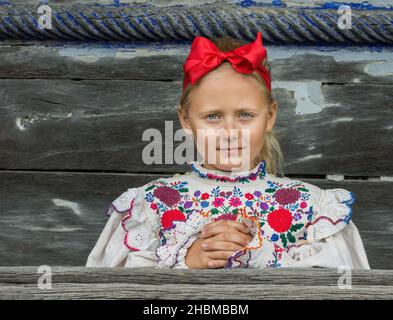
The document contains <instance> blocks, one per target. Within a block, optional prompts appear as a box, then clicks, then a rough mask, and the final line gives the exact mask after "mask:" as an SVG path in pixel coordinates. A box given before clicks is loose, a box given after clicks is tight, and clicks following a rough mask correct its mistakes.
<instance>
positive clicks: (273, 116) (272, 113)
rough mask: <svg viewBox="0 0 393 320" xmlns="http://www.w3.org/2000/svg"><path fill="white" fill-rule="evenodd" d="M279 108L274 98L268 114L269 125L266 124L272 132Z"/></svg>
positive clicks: (267, 128) (268, 130)
mask: <svg viewBox="0 0 393 320" xmlns="http://www.w3.org/2000/svg"><path fill="white" fill-rule="evenodd" d="M277 109H278V103H277V101H276V100H274V101H273V102H272V104H271V105H270V107H269V115H268V120H267V126H266V131H267V132H271V131H272V130H273V127H274V124H275V122H276V118H277Z"/></svg>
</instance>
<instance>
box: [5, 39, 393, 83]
mask: <svg viewBox="0 0 393 320" xmlns="http://www.w3.org/2000/svg"><path fill="white" fill-rule="evenodd" d="M190 46H191V43H189V44H187V45H184V44H172V43H165V42H164V43H152V44H149V45H146V44H129V43H127V44H75V45H69V44H65V43H61V42H57V43H56V42H55V43H52V44H51V45H45V44H42V43H34V42H33V43H31V42H30V43H29V42H27V43H20V42H17V41H7V42H3V43H2V44H1V43H0V78H4V79H34V78H37V79H39V78H50V79H115V80H157V81H168V80H173V81H181V80H182V76H183V74H182V73H183V69H182V64H183V63H184V62H185V59H186V57H187V55H188V53H189V50H190ZM266 48H267V50H268V58H269V61H270V63H271V69H272V79H273V85H274V84H275V82H277V81H306V80H313V81H320V82H323V83H375V84H392V83H393V72H392V71H393V69H392V65H393V49H392V48H390V47H380V48H377V47H367V48H364V47H354V46H350V47H345V48H342V47H324V46H321V47H302V46H285V47H284V46H269V45H267V46H266Z"/></svg>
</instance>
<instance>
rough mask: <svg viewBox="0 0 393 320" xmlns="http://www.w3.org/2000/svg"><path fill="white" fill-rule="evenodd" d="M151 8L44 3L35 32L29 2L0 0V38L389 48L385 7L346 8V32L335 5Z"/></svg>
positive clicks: (391, 23)
mask: <svg viewBox="0 0 393 320" xmlns="http://www.w3.org/2000/svg"><path fill="white" fill-rule="evenodd" d="M44 3H45V2H44ZM157 3H158V2H148V3H144V4H140V3H134V4H132V3H121V1H113V2H108V3H107V2H105V3H101V2H100V3H95V2H91V1H82V2H75V1H70V2H69V3H67V4H64V3H58V2H55V3H53V4H52V3H50V2H48V4H50V7H51V9H52V29H50V30H49V29H45V30H41V29H40V28H39V27H38V17H39V14H38V13H37V8H38V6H37V4H32V3H31V2H28V3H27V4H20V2H19V1H7V2H0V40H6V39H20V40H53V39H56V40H65V41H70V40H72V41H127V42H135V41H141V42H151V41H189V40H191V39H192V38H193V37H194V36H196V35H203V36H208V37H214V36H225V35H228V36H233V37H236V38H240V39H244V40H248V41H249V40H252V39H254V38H255V35H256V33H257V32H258V31H261V32H262V35H263V37H264V41H265V42H266V43H274V44H293V43H298V44H336V45H337V44H385V45H386V44H388V45H391V44H393V8H391V7H387V6H386V7H385V6H376V5H372V4H367V3H361V4H359V3H349V5H350V6H351V8H352V29H344V30H343V29H340V28H339V27H338V24H337V23H338V21H339V18H340V14H339V12H338V8H339V7H340V5H342V4H343V3H342V2H326V3H324V4H323V5H319V6H299V7H295V6H288V5H287V3H286V2H284V1H272V2H271V3H266V1H262V2H261V1H241V2H233V1H227V2H225V1H224V2H223V1H220V2H217V3H206V4H205V5H203V6H200V5H199V3H198V4H195V3H194V4H193V2H189V3H188V2H187V1H185V3H183V4H181V5H176V6H174V5H173V4H172V5H171V4H168V5H162V4H161V5H158V4H157ZM312 3H313V2H312Z"/></svg>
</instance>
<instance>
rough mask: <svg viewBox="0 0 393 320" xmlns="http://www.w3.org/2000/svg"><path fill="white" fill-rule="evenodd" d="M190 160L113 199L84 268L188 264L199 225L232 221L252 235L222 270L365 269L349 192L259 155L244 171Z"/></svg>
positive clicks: (173, 266)
mask: <svg viewBox="0 0 393 320" xmlns="http://www.w3.org/2000/svg"><path fill="white" fill-rule="evenodd" d="M190 165H191V170H190V171H189V172H187V173H185V174H176V175H174V176H172V177H169V178H159V179H156V180H154V181H151V182H149V183H147V184H145V185H143V186H141V187H136V188H130V189H128V190H126V191H125V192H124V193H123V194H121V195H120V196H119V197H118V198H116V199H115V200H114V201H113V202H112V203H111V204H110V205H109V206H108V209H107V215H108V216H109V219H108V222H107V223H106V225H105V227H104V229H103V231H102V233H101V235H100V236H99V238H98V240H97V243H96V244H95V246H94V248H93V249H92V251H91V253H90V254H89V256H88V259H87V262H86V267H155V268H188V266H187V265H186V264H185V256H186V254H187V250H188V248H189V247H190V246H191V245H192V243H193V242H194V241H195V240H196V239H198V237H199V235H200V231H201V228H202V227H203V226H204V225H205V224H208V223H210V222H213V221H216V220H219V219H232V220H236V221H239V222H243V223H245V224H247V225H249V226H250V228H251V233H252V236H253V239H252V240H251V242H250V243H249V244H248V245H247V246H245V247H244V248H242V249H241V250H239V251H236V252H235V253H234V254H233V255H232V256H231V257H230V258H229V259H228V262H227V264H226V265H225V268H237V267H241V268H269V267H271V268H280V267H323V268H339V267H350V268H360V269H370V266H369V263H368V259H367V255H366V252H365V249H364V246H363V243H362V240H361V237H360V234H359V231H358V229H357V227H356V226H355V224H354V223H353V221H352V220H351V219H352V205H353V203H354V202H355V200H356V198H355V195H354V193H353V192H351V191H348V190H345V189H341V188H336V189H321V188H319V187H317V186H315V185H312V184H309V183H306V182H303V181H301V180H292V179H289V178H279V177H276V176H273V175H270V174H268V173H267V172H266V161H265V160H262V161H261V162H260V163H259V164H258V165H257V166H255V167H254V168H253V169H252V170H250V171H247V172H226V171H218V170H209V169H206V168H205V167H204V166H203V165H202V163H199V162H196V161H194V162H191V163H190Z"/></svg>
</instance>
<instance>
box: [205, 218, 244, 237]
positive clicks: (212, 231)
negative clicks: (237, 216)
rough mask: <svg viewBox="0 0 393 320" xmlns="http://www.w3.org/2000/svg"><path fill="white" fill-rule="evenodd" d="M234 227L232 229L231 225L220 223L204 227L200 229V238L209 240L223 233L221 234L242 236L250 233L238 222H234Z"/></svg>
mask: <svg viewBox="0 0 393 320" xmlns="http://www.w3.org/2000/svg"><path fill="white" fill-rule="evenodd" d="M232 222H235V221H232ZM235 226H236V228H235V227H234V225H233V224H229V223H220V224H215V225H209V226H205V227H204V228H203V229H202V232H201V237H202V238H210V237H213V236H215V235H217V234H220V233H223V232H242V233H244V234H248V233H249V232H250V230H249V229H248V227H246V226H245V225H243V224H241V223H239V222H236V225H235ZM240 229H241V230H240Z"/></svg>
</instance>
